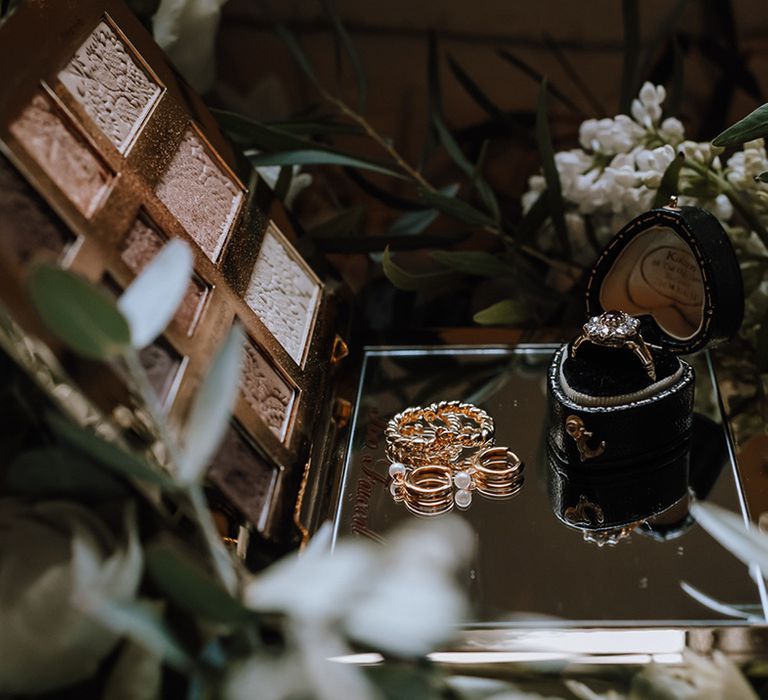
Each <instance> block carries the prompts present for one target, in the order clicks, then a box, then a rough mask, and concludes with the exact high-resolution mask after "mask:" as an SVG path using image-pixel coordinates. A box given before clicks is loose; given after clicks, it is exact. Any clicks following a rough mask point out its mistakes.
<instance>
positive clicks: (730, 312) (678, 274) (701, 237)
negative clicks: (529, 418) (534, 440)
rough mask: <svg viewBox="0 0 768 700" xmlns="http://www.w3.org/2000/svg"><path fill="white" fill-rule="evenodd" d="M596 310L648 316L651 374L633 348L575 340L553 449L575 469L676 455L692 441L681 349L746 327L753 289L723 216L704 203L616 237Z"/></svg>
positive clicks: (650, 219)
mask: <svg viewBox="0 0 768 700" xmlns="http://www.w3.org/2000/svg"><path fill="white" fill-rule="evenodd" d="M586 310H587V316H588V317H592V316H596V315H599V314H601V313H603V312H606V311H613V310H616V311H623V312H625V313H627V314H630V315H632V316H634V317H636V318H637V319H638V320H639V321H640V334H641V336H642V338H643V340H644V341H645V343H646V345H647V346H648V348H649V349H650V352H651V355H652V357H653V363H654V366H655V378H654V379H651V378H650V377H649V375H648V373H647V372H646V369H645V368H644V366H643V363H642V361H641V359H639V358H638V356H637V354H636V353H635V352H633V351H632V350H631V349H629V348H627V347H605V346H603V345H600V344H594V343H592V342H590V341H586V342H582V343H580V344H579V347H578V350H577V351H576V352H575V353H574V352H572V348H573V344H574V341H575V339H574V341H571V342H570V343H568V344H567V345H564V346H563V347H562V348H560V350H558V351H557V352H556V353H555V356H554V358H553V360H552V364H551V366H550V368H549V373H548V392H549V409H550V427H549V452H550V457H551V459H553V460H554V461H555V462H557V463H560V464H563V465H567V466H569V467H571V468H574V469H587V470H595V469H601V470H602V469H605V468H610V469H612V470H615V469H621V468H630V469H631V468H634V467H635V466H637V465H642V464H648V465H649V466H653V465H660V464H664V463H668V464H669V463H674V462H675V461H676V459H677V456H679V455H682V454H684V453H685V452H686V450H687V448H688V442H689V438H690V433H691V424H692V411H693V394H694V372H693V368H692V367H691V366H690V365H689V364H688V363H687V362H686V361H685V360H683V359H681V356H683V355H687V354H690V353H694V352H696V351H698V350H701V349H703V348H707V347H711V346H713V345H715V344H717V343H719V342H722V341H724V340H726V339H728V338H730V337H731V336H732V335H734V334H735V333H736V331H737V330H738V329H739V326H740V325H741V319H742V316H743V312H744V295H743V288H742V283H741V275H740V272H739V265H738V261H737V259H736V255H735V253H734V251H733V248H732V246H731V243H730V241H729V239H728V236H727V234H726V232H725V231H724V230H723V228H722V226H721V225H720V223H719V222H718V220H717V219H716V218H715V217H714V216H712V215H711V214H709V213H708V212H706V211H704V210H703V209H699V208H696V207H677V206H667V207H662V208H660V209H653V210H651V211H648V212H646V213H644V214H641V215H640V216H639V217H637V218H636V219H633V220H632V221H630V222H629V224H627V225H626V226H625V227H624V228H623V229H622V230H621V231H620V232H619V233H618V234H616V236H614V238H613V239H611V241H610V242H609V243H608V245H607V246H606V248H605V250H604V251H603V252H602V254H601V255H600V257H599V258H598V260H597V262H596V263H595V265H594V267H593V268H592V271H591V272H590V275H589V279H588V282H587V289H586Z"/></svg>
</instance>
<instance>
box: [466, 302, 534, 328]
mask: <svg viewBox="0 0 768 700" xmlns="http://www.w3.org/2000/svg"><path fill="white" fill-rule="evenodd" d="M473 318H474V321H475V323H479V324H480V325H481V326H515V325H518V324H521V323H526V322H527V321H530V320H531V311H530V309H528V308H526V307H525V306H524V305H523V304H521V303H520V301H518V300H516V299H505V300H504V301H500V302H498V303H496V304H493V305H492V306H489V307H488V308H486V309H483V310H482V311H478V312H477V313H476V314H475V315H474V317H473Z"/></svg>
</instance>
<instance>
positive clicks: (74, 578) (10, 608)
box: [0, 499, 142, 695]
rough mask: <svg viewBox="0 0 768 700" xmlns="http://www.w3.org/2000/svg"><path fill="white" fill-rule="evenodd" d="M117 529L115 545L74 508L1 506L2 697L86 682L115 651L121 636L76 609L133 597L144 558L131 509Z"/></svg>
mask: <svg viewBox="0 0 768 700" xmlns="http://www.w3.org/2000/svg"><path fill="white" fill-rule="evenodd" d="M123 529H124V539H123V540H119V539H118V538H116V537H115V535H114V534H113V533H112V532H111V531H110V529H109V528H107V527H106V525H104V523H103V522H102V521H101V520H100V519H99V518H98V517H97V516H95V515H94V514H93V513H92V512H91V511H90V510H88V509H86V508H84V507H82V506H80V505H77V504H75V503H72V502H64V501H61V502H59V501H49V502H43V503H37V504H34V505H29V504H20V503H18V502H16V501H13V500H10V499H5V500H2V501H0V552H2V557H1V558H0V629H2V634H0V659H2V663H1V664H0V695H4V694H6V693H9V694H16V693H25V694H28V693H41V692H45V691H49V690H54V689H56V688H59V687H61V686H63V685H67V684H70V683H75V682H78V681H82V680H85V679H86V678H88V677H89V676H91V675H92V674H93V673H94V672H95V671H96V669H97V667H98V665H99V663H100V662H101V660H102V659H103V658H104V657H105V656H106V655H107V654H109V653H110V652H111V651H112V650H113V649H114V648H115V646H116V644H117V642H118V640H119V635H118V634H116V633H114V632H112V631H110V630H107V629H105V628H104V627H103V626H101V625H100V624H98V623H97V622H95V621H94V620H92V619H91V618H90V617H89V616H87V615H85V614H83V612H82V603H83V601H85V600H86V599H90V598H93V597H98V598H99V599H109V600H121V601H122V600H130V599H132V598H133V597H134V596H135V594H136V590H137V588H138V585H139V580H140V578H141V573H142V554H141V548H140V546H139V543H138V537H137V534H136V522H135V512H134V509H133V508H127V509H126V512H125V517H124V523H123Z"/></svg>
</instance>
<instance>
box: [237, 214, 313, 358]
mask: <svg viewBox="0 0 768 700" xmlns="http://www.w3.org/2000/svg"><path fill="white" fill-rule="evenodd" d="M288 245H289V244H286V243H283V242H282V241H281V240H280V239H279V238H278V237H277V236H276V235H275V234H274V233H273V232H272V230H271V229H267V232H266V233H265V234H264V242H263V243H262V245H261V249H260V250H259V255H258V257H257V258H256V265H255V266H254V268H253V273H252V275H251V280H250V282H249V283H248V288H247V289H246V292H245V301H246V303H247V304H248V306H250V307H251V309H253V311H254V313H256V315H257V316H258V317H259V318H260V319H261V320H262V322H263V323H264V325H265V326H266V327H267V328H269V330H270V332H271V333H272V335H274V336H275V338H276V339H277V340H278V342H279V343H280V344H281V345H282V346H283V347H284V348H285V350H286V352H287V353H288V354H289V355H290V356H291V357H292V358H293V359H294V360H296V362H297V364H301V359H302V357H303V355H304V348H305V347H306V344H307V341H308V340H309V335H310V332H311V330H312V322H313V320H314V317H315V309H316V308H317V302H318V298H319V296H320V286H319V284H318V283H317V282H315V280H314V279H312V277H311V276H310V274H309V272H308V271H307V269H306V268H305V267H304V265H303V264H301V263H300V262H299V258H298V256H297V255H296V254H295V253H293V254H292V252H291V250H292V249H290V250H289V248H288Z"/></svg>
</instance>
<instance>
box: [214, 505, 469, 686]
mask: <svg viewBox="0 0 768 700" xmlns="http://www.w3.org/2000/svg"><path fill="white" fill-rule="evenodd" d="M330 534H331V533H330V528H329V527H326V529H324V530H321V532H320V533H318V535H317V536H316V537H315V538H314V540H313V541H312V543H310V545H309V547H308V548H307V550H306V551H305V552H304V554H303V555H301V556H293V557H289V558H287V559H284V560H283V561H281V562H278V563H277V564H275V565H274V566H273V567H272V568H271V569H268V570H267V571H266V572H265V573H264V574H263V575H261V576H259V577H258V578H255V579H254V580H253V581H251V582H250V583H249V584H248V585H247V587H246V589H245V600H246V603H247V604H248V605H249V606H250V607H252V608H253V609H255V610H258V611H263V612H280V613H283V614H284V615H285V616H286V617H287V620H288V625H287V627H288V634H289V637H290V638H291V641H292V642H293V644H294V646H295V648H296V659H295V663H294V662H292V664H293V673H291V674H289V675H287V676H284V677H283V678H282V680H281V684H282V686H284V688H283V692H282V694H280V693H278V692H277V691H275V690H273V691H272V694H271V695H269V694H268V695H265V697H275V698H283V697H287V696H288V695H290V693H291V692H296V690H297V689H302V688H303V689H305V690H309V689H310V688H311V689H313V692H315V693H316V694H317V695H318V696H319V697H322V698H339V697H355V698H368V697H374V696H375V695H374V693H373V691H372V690H371V689H370V688H369V687H368V684H367V681H365V679H364V677H363V676H362V675H361V674H359V673H358V672H357V670H356V669H355V668H354V667H352V666H349V665H346V664H341V663H327V659H328V657H331V656H343V655H345V654H349V653H351V652H350V650H349V647H348V646H347V643H346V642H345V638H350V639H353V640H354V641H355V642H357V643H359V644H361V645H363V646H364V647H366V648H372V649H377V650H380V651H383V652H385V653H390V654H393V655H395V656H400V657H412V656H418V655H420V654H424V653H426V652H427V651H431V650H432V649H434V648H435V646H436V645H437V644H439V643H441V642H444V641H445V640H446V639H448V638H449V637H450V636H451V634H452V633H453V631H454V629H455V625H456V623H458V622H459V620H460V619H461V617H462V616H463V614H464V612H465V601H464V597H463V595H462V594H461V592H460V591H459V589H458V588H457V586H456V584H455V582H454V581H453V575H454V573H455V570H456V568H457V567H458V566H459V565H460V564H461V563H462V562H463V561H464V560H465V559H466V558H467V556H468V555H469V553H470V547H471V543H472V540H471V536H470V532H469V529H468V527H467V526H466V525H465V524H464V522H463V521H461V520H458V519H454V518H450V517H448V518H443V519H440V520H437V521H430V522H423V521H419V522H415V523H413V524H411V525H410V526H408V527H406V528H403V529H401V530H400V531H398V532H395V533H394V534H393V535H391V536H389V537H388V538H387V543H386V544H385V546H384V547H381V546H380V545H376V544H373V543H362V542H359V541H353V542H342V543H340V544H338V545H337V546H336V548H335V550H334V552H333V554H331V553H330V552H328V545H329V540H330ZM265 664H266V665H269V661H268V659H266V658H262V657H260V656H256V657H253V658H252V659H251V660H250V661H248V662H246V663H245V664H243V665H242V666H240V667H239V668H237V669H235V670H234V671H233V673H232V674H231V677H230V682H229V685H228V688H229V691H230V692H229V697H231V698H239V697H252V696H253V691H252V686H251V685H250V684H249V682H248V681H247V679H248V678H253V679H254V682H256V680H255V679H256V678H257V677H258V676H259V669H263V668H265ZM249 688H250V691H249ZM353 688H356V690H355V692H352V691H351V689H353ZM241 690H242V691H243V692H242V693H241V692H240V691H241ZM249 692H250V693H251V694H250V695H249V694H248V693H249ZM259 697H261V696H259Z"/></svg>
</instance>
